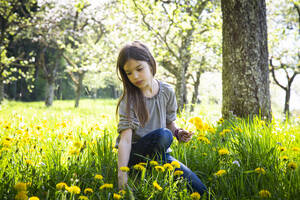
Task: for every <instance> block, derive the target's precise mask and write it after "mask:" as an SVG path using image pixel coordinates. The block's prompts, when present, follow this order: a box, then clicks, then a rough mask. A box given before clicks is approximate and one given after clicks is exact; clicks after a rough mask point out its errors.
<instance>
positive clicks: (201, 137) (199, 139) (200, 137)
mask: <svg viewBox="0 0 300 200" xmlns="http://www.w3.org/2000/svg"><path fill="white" fill-rule="evenodd" d="M197 140H198V141H201V142H204V143H206V144H210V141H209V139H208V138H207V137H205V136H202V135H200V136H199V137H197Z"/></svg>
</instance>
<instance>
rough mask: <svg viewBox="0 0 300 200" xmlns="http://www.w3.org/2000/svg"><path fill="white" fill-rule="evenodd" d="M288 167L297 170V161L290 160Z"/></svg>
mask: <svg viewBox="0 0 300 200" xmlns="http://www.w3.org/2000/svg"><path fill="white" fill-rule="evenodd" d="M288 168H289V169H291V170H295V169H296V168H297V163H295V162H293V161H292V162H289V164H288Z"/></svg>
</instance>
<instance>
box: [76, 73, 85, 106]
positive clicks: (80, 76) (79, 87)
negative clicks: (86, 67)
mask: <svg viewBox="0 0 300 200" xmlns="http://www.w3.org/2000/svg"><path fill="white" fill-rule="evenodd" d="M84 74H85V73H84V72H83V73H82V72H79V73H78V83H77V84H76V97H75V108H78V106H79V100H80V95H81V91H82V81H83V77H84Z"/></svg>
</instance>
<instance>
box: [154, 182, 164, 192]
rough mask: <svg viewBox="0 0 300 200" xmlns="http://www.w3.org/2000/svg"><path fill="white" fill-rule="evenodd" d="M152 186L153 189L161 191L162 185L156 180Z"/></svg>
mask: <svg viewBox="0 0 300 200" xmlns="http://www.w3.org/2000/svg"><path fill="white" fill-rule="evenodd" d="M153 186H154V188H155V189H157V190H159V191H162V187H161V186H160V185H159V184H158V183H157V182H156V181H154V182H153Z"/></svg>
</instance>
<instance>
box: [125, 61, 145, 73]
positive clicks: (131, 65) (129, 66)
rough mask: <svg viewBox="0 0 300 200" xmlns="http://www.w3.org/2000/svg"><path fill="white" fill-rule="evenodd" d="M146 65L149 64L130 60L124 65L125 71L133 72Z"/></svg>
mask: <svg viewBox="0 0 300 200" xmlns="http://www.w3.org/2000/svg"><path fill="white" fill-rule="evenodd" d="M146 63H147V62H145V61H141V60H135V59H129V60H128V61H127V62H126V63H125V65H124V70H125V71H128V70H133V69H135V68H137V67H139V66H141V65H142V66H144V65H145V64H146Z"/></svg>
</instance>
